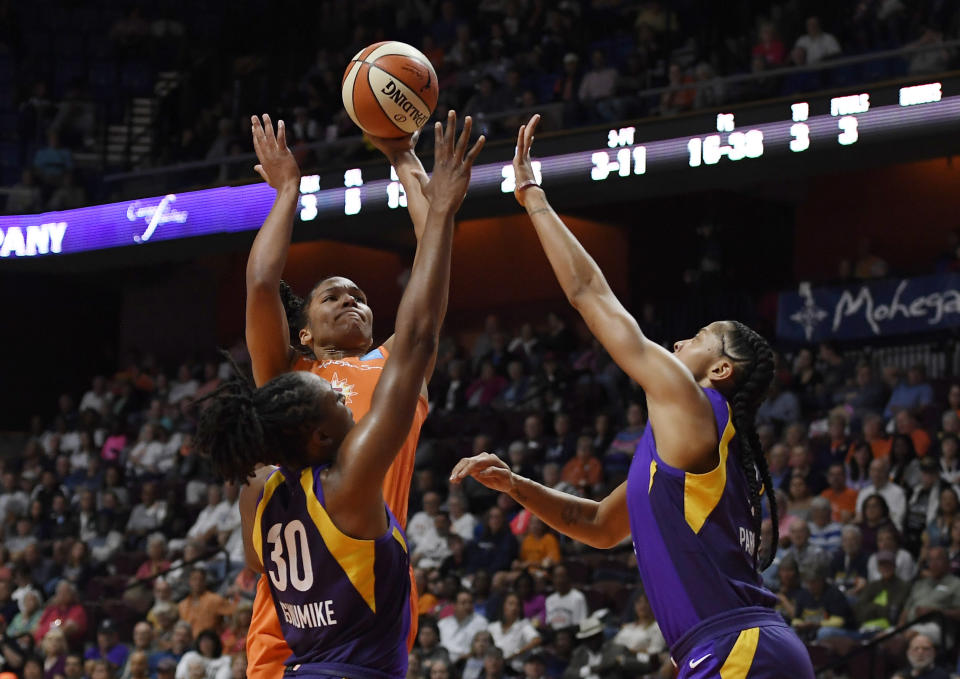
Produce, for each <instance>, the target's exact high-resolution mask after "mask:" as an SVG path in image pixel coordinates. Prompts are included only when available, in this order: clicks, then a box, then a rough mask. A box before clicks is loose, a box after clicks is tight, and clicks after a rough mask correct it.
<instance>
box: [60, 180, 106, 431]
mask: <svg viewBox="0 0 960 679" xmlns="http://www.w3.org/2000/svg"><path fill="white" fill-rule="evenodd" d="M86 204H87V192H86V191H85V190H84V188H83V187H82V186H80V185H78V184H77V175H76V173H75V172H74V171H73V170H68V171H67V172H64V173H63V179H62V180H61V181H60V186H58V187H57V188H56V189H54V191H53V193H52V194H50V200H48V201H47V210H50V211H52V212H53V211H57V210H72V209H74V208H78V207H83V206H84V205H86ZM81 410H83V408H81ZM96 410H97V412H100V408H97V409H96Z"/></svg>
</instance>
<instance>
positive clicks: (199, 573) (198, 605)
mask: <svg viewBox="0 0 960 679" xmlns="http://www.w3.org/2000/svg"><path fill="white" fill-rule="evenodd" d="M177 609H178V610H179V612H180V619H181V620H186V621H187V622H189V623H190V629H192V630H193V638H194V639H196V638H197V635H199V634H200V632H203V631H204V630H208V629H212V630H217V631H219V630H220V628H221V622H222V620H223V618H224V617H226V616H230V615H233V604H231V603H230V602H229V601H227V600H226V599H224V598H223V597H222V596H220V595H219V594H217V593H215V592H211V591H210V590H208V589H207V572H206V571H205V570H203V569H202V568H194V569H193V570H192V571H190V594H188V595H187V596H185V597H184V598H183V600H182V601H181V602H180V604H179V605H178V606H177Z"/></svg>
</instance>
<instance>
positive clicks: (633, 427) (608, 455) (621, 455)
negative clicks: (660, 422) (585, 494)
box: [603, 403, 646, 485]
mask: <svg viewBox="0 0 960 679" xmlns="http://www.w3.org/2000/svg"><path fill="white" fill-rule="evenodd" d="M645 430H646V423H645V422H644V421H643V409H642V408H641V407H640V404H639V403H631V404H630V405H629V406H627V426H626V427H624V428H623V429H621V430H620V431H618V432H617V435H616V436H614V437H613V442H612V443H611V444H610V447H609V448H608V449H607V451H606V452H605V453H604V455H603V470H604V473H605V474H606V475H607V476H608V477H609V478H610V479H613V478H617V479H619V480H620V481H623V480H625V479H626V474H627V471H629V469H630V462H631V461H632V460H633V453H634V452H635V451H636V449H637V444H638V443H640V439H641V438H642V437H643V432H644V431H645ZM610 484H611V485H620V484H619V482H616V483H615V482H614V481H613V480H611V481H610Z"/></svg>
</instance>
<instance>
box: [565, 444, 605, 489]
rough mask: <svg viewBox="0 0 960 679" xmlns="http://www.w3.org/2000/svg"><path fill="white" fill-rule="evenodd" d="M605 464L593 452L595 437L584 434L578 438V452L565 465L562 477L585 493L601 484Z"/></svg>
mask: <svg viewBox="0 0 960 679" xmlns="http://www.w3.org/2000/svg"><path fill="white" fill-rule="evenodd" d="M602 472H603V465H601V464H600V460H598V459H597V458H596V457H595V456H594V454H593V439H592V438H591V437H589V436H586V435H583V436H580V437H579V438H578V439H577V453H576V455H574V457H573V459H572V460H570V461H569V462H567V463H566V464H565V465H563V472H562V473H561V475H560V478H561V479H563V480H564V481H566V482H567V483H569V484H570V485H572V486H574V487H576V488H578V489H580V490H581V491H582V492H583V493H584V495H588V494H589V490H590V489H592V488H595V487H596V486H599V485H600V482H601V481H602V480H603V478H602Z"/></svg>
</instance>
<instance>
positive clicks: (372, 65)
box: [367, 55, 433, 120]
mask: <svg viewBox="0 0 960 679" xmlns="http://www.w3.org/2000/svg"><path fill="white" fill-rule="evenodd" d="M385 56H390V55H385ZM370 68H375V69H377V70H378V71H380V72H381V73H386V74H387V75H388V76H390V77H391V78H393V79H394V80H398V81H399V82H400V84H402V85H403V86H404V87H406V88H407V89H408V90H410V94H412V95H413V96H415V97H416V98H417V100H418V101H419V102H420V103H421V104H422V105H423V108H422V109H421V110H423V111H428V110H429V109H430V107H429V106H427V102H425V101H424V100H423V98H422V97H421V96H420V95H419V94H417V93H416V92H414V91H413V88H412V87H410V86H409V85H408V84H407V83H405V82H403V81H402V80H400V78H399V77H398V76H395V75H394V74H393V73H391V72H390V71H388V70H387V69H385V68H380V67H379V66H377V65H376V64H370ZM367 82H368V83H369V82H370V77H369V76H367ZM370 89H371V90H372V89H373V88H372V87H371V88H370ZM373 96H374V98H376V96H377V95H376V94H374V95H373ZM377 103H380V102H379V101H378V102H377ZM380 108H383V107H382V106H381V107H380ZM384 113H386V111H384ZM432 115H433V111H430V115H428V116H427V120H429V119H430V116H432ZM387 117H388V118H389V117H390V116H389V115H388V116H387Z"/></svg>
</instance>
